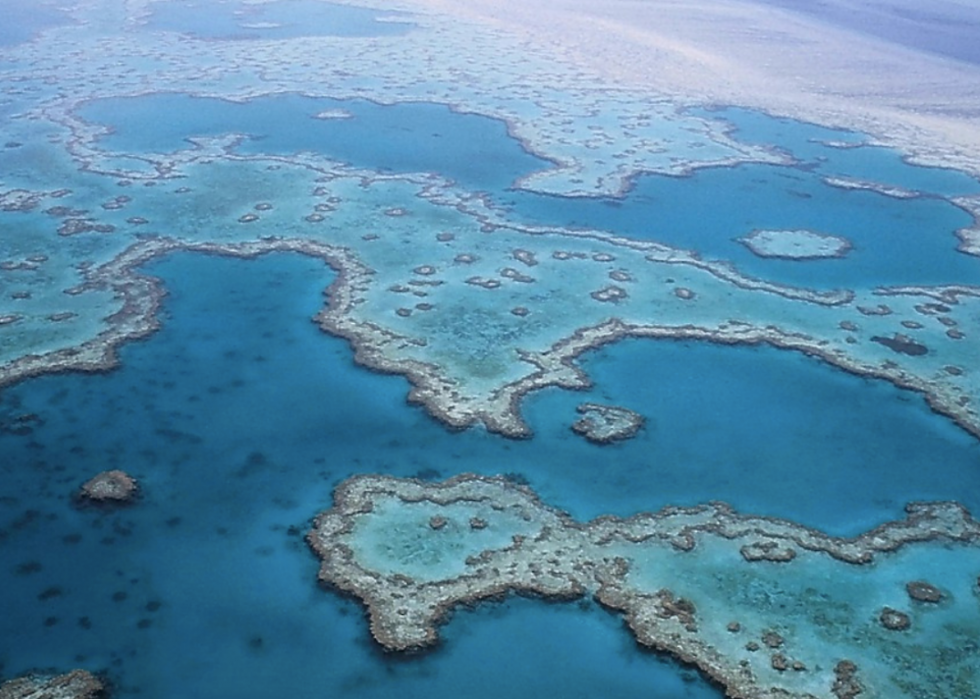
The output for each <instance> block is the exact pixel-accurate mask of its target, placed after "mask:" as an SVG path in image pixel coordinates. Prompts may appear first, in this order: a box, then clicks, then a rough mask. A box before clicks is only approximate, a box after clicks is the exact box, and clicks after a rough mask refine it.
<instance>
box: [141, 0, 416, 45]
mask: <svg viewBox="0 0 980 699" xmlns="http://www.w3.org/2000/svg"><path fill="white" fill-rule="evenodd" d="M384 14H385V16H386V17H396V16H397V17H401V18H404V16H405V15H404V13H399V12H386V13H384ZM379 15H380V13H378V12H376V11H375V10H371V9H368V8H366V7H357V6H355V5H336V4H333V3H327V2H319V1H318V0H276V1H275V2H265V3H247V2H241V1H240V0H170V1H169V2H157V3H153V5H152V6H151V12H150V15H149V18H148V19H147V22H146V24H145V27H146V29H148V30H151V31H171V32H180V33H182V34H191V35H193V36H195V37H198V38H201V39H222V40H249V39H295V38H297V37H304V36H346V37H364V36H397V35H400V34H404V33H406V32H408V31H409V30H410V29H411V25H410V24H408V23H405V22H403V21H399V22H380V21H378V17H379Z"/></svg>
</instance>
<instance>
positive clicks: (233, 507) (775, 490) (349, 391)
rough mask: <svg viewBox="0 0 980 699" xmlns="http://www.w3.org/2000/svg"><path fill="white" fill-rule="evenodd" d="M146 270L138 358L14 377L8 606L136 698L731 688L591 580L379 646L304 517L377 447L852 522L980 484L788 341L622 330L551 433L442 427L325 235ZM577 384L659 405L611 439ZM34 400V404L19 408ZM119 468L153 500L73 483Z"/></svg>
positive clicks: (969, 453) (603, 499) (978, 503)
mask: <svg viewBox="0 0 980 699" xmlns="http://www.w3.org/2000/svg"><path fill="white" fill-rule="evenodd" d="M150 271H152V272H153V273H155V274H158V275H161V276H162V278H163V279H164V280H165V282H166V284H167V287H168V289H169V290H170V295H169V296H168V297H167V299H166V301H165V307H164V314H163V319H164V325H163V328H162V330H161V331H159V332H158V333H157V334H155V335H154V336H152V337H151V338H150V339H148V340H146V341H143V342H138V343H134V344H131V345H128V346H126V347H124V348H123V349H122V351H121V352H120V357H121V359H122V366H121V367H120V368H119V369H117V370H115V371H113V372H110V373H108V374H104V375H97V376H84V375H65V376H50V377H43V378H40V379H36V380H32V381H30V382H25V383H23V384H20V385H17V386H14V387H11V388H9V389H6V390H5V391H4V392H3V394H2V395H0V415H2V417H0V424H2V425H3V431H2V433H0V453H3V454H4V459H3V461H2V465H0V474H2V477H3V480H4V483H5V488H4V492H3V496H2V497H0V544H2V549H0V551H2V554H0V589H3V590H4V591H5V594H6V595H9V599H17V600H18V604H17V605H16V606H10V607H8V609H7V610H6V611H5V613H4V615H2V616H0V663H2V664H3V672H4V674H7V675H12V674H17V673H20V672H22V671H24V670H26V669H28V668H30V667H34V666H38V665H43V666H59V667H68V666H75V665H78V664H80V663H81V664H84V665H86V666H90V667H106V668H108V669H109V670H110V672H111V674H112V676H113V678H114V679H115V680H116V681H117V682H118V685H119V687H118V696H120V697H134V696H136V695H137V694H139V693H141V694H142V695H144V696H173V695H181V696H200V697H205V696H207V697H220V696H240V697H243V698H247V697H256V698H258V697H268V696H276V695H279V694H280V693H282V692H283V691H285V690H286V689H288V691H289V692H290V694H291V695H293V696H297V697H306V696H309V697H313V696H332V695H344V696H354V697H375V696H377V697H383V696H390V695H391V694H392V693H394V692H397V693H398V694H399V695H405V696H423V695H427V696H456V695H458V694H459V693H460V692H461V691H463V689H465V691H467V692H468V693H471V694H473V695H475V696H486V697H491V696H501V695H520V694H521V693H522V692H526V691H529V690H526V689H524V688H537V689H536V690H535V691H536V692H537V691H538V689H540V692H542V693H545V694H552V695H555V696H581V697H592V696H597V695H598V694H599V693H600V692H599V691H598V689H597V688H598V687H600V686H602V687H604V688H607V691H603V692H601V693H602V695H603V696H610V697H620V696H621V697H624V698H625V697H634V696H637V694H638V693H639V688H641V687H642V688H644V692H643V693H644V694H649V695H652V696H658V697H711V698H712V699H717V698H718V697H720V696H721V695H720V693H719V692H718V691H717V690H715V689H713V688H712V687H710V686H708V685H707V684H705V683H704V682H703V681H702V680H701V679H699V678H697V677H696V676H693V675H687V674H684V673H680V674H679V673H678V670H677V668H676V667H675V666H674V665H672V664H671V663H668V662H666V661H662V660H660V659H658V658H656V657H655V656H651V655H648V654H645V653H637V652H636V651H635V650H634V649H633V641H632V639H631V638H630V636H629V634H628V633H626V631H625V630H623V629H621V628H620V625H619V622H617V621H616V620H615V618H614V617H612V616H609V615H606V614H605V613H595V611H594V610H593V612H589V613H582V612H581V611H580V610H579V609H578V608H577V607H576V606H575V605H569V606H552V605H546V604H541V603H539V602H533V603H524V602H508V603H507V604H504V605H499V606H498V605H491V606H488V607H485V608H481V609H480V610H479V611H478V612H477V613H475V614H471V613H466V614H459V615H457V616H456V617H454V619H453V621H452V623H451V624H450V625H449V627H448V628H447V629H446V638H447V644H446V646H445V647H444V648H443V649H441V650H440V651H438V652H436V653H433V654H431V655H428V656H425V657H424V658H421V659H413V660H410V661H405V662H400V661H397V660H394V659H390V658H386V657H384V656H383V655H381V654H379V653H378V652H377V651H376V650H375V649H374V647H373V646H372V645H371V643H370V642H369V640H368V637H367V632H366V627H365V624H364V621H363V618H362V615H361V613H360V611H359V608H358V607H357V605H355V604H354V603H352V602H348V601H344V600H342V599H340V598H339V597H337V596H336V595H333V594H329V593H327V592H324V591H323V590H320V589H318V588H317V586H316V584H315V577H316V560H315V557H314V556H313V555H312V553H311V552H310V551H309V550H308V549H307V548H306V545H305V544H304V542H303V539H302V537H303V535H304V534H305V532H306V531H307V528H308V526H309V522H310V520H311V518H312V516H313V515H315V514H316V513H317V512H318V511H320V510H322V509H324V508H326V507H327V506H328V505H329V503H330V498H331V492H332V489H333V487H334V486H335V485H336V483H337V482H339V480H341V479H343V478H345V477H347V476H349V475H351V474H353V473H359V472H379V473H390V474H395V475H403V476H405V475H417V476H420V477H425V478H437V477H447V476H449V475H452V474H454V473H458V472H463V471H476V472H482V473H499V472H501V471H505V472H506V471H516V472H518V473H519V474H521V475H523V476H524V477H526V478H527V479H528V480H529V481H530V483H531V485H532V486H534V487H535V488H536V489H538V491H539V492H540V493H541V494H542V496H543V498H544V499H545V501H547V502H550V503H553V504H555V505H558V506H561V507H565V508H567V509H569V510H570V511H571V513H572V514H573V515H575V516H576V517H578V518H582V519H584V518H589V517H592V516H594V515H596V514H599V513H601V512H614V513H617V514H630V513H632V512H636V511H639V510H650V509H656V508H658V507H660V506H662V505H665V504H668V503H675V504H685V503H697V502H703V501H704V500H707V499H712V498H723V499H726V500H728V501H730V502H732V503H733V504H735V505H736V506H737V507H738V508H739V509H742V510H744V511H752V512H758V513H762V514H771V515H777V516H783V517H793V518H795V519H797V520H799V521H801V522H803V523H804V524H809V525H812V526H816V527H820V528H824V529H827V530H829V531H831V532H833V533H839V534H851V533H856V532H858V531H860V530H863V529H865V528H867V527H869V526H871V525H873V524H877V523H878V522H880V521H882V520H884V519H887V518H890V517H897V516H900V514H901V508H902V506H903V505H904V503H905V502H906V501H908V500H911V499H921V498H926V499H952V498H956V499H959V500H961V501H962V502H964V503H965V504H967V505H968V506H969V507H971V508H973V509H974V511H978V510H980V476H978V473H977V471H976V464H977V463H978V456H980V453H978V445H977V443H976V441H975V440H972V439H971V438H969V437H968V436H967V435H965V434H964V433H962V432H961V431H960V430H959V429H958V428H956V427H955V426H953V425H952V424H951V423H949V422H948V421H947V420H945V419H943V418H939V417H937V416H935V415H932V414H931V413H930V412H929V411H928V409H927V408H926V407H925V406H924V404H923V402H922V401H921V399H919V398H918V397H916V396H913V395H910V394H908V393H905V392H901V391H898V390H896V389H894V388H892V387H890V386H889V385H887V384H884V383H882V382H877V381H869V380H864V379H859V378H856V377H852V376H849V375H846V374H843V373H841V372H835V371H833V370H831V369H830V368H828V367H824V366H823V365H821V364H819V363H817V362H815V361H812V360H809V359H806V358H804V357H801V356H797V355H795V354H792V353H785V352H778V351H776V350H765V349H750V348H719V347H713V346H711V345H707V344H685V343H677V342H652V341H646V342H643V341H632V342H626V343H622V344H620V345H617V346H613V347H610V348H608V349H606V350H602V351H600V352H596V353H593V354H592V355H591V356H589V357H588V358H587V359H586V360H585V366H586V368H587V369H588V370H589V371H590V373H592V375H593V376H594V377H595V378H596V380H597V382H598V383H597V387H596V389H595V390H594V391H592V392H590V393H578V394H574V393H567V392H565V393H562V392H559V391H545V392H543V393H542V394H540V395H537V396H533V397H531V399H530V400H529V401H528V408H527V416H528V418H529V420H530V423H531V425H532V426H533V427H534V428H535V430H536V431H537V436H536V437H535V438H534V439H532V440H529V441H518V442H515V441H510V440H506V439H503V438H500V437H496V436H493V435H488V434H486V433H485V432H484V431H482V430H480V429H472V430H468V431H466V432H463V433H455V434H454V433H451V432H449V431H448V430H446V429H445V428H443V427H442V426H441V425H439V424H438V423H436V422H435V421H433V420H432V419H431V418H429V417H428V416H427V415H426V414H425V413H424V412H423V411H421V410H420V409H418V408H413V407H408V406H406V404H405V402H404V396H405V393H406V390H407V382H406V381H405V380H404V379H402V378H400V377H395V376H382V375H378V374H373V373H371V372H368V371H364V370H362V369H359V368H357V367H355V366H354V365H353V363H352V359H351V352H350V349H349V347H348V346H347V344H346V342H344V341H341V340H339V339H336V338H332V337H329V336H327V335H324V334H323V333H321V332H320V331H319V330H318V329H317V328H316V327H315V326H314V325H313V323H311V322H310V321H309V317H310V316H311V315H312V314H313V313H314V312H315V311H316V309H317V307H318V304H319V303H320V302H321V290H322V288H323V287H324V286H325V285H327V284H328V283H329V282H330V279H331V272H330V271H329V270H328V269H326V268H325V267H324V266H323V265H322V263H320V262H318V261H314V260H311V259H308V258H303V257H301V256H298V255H287V254H283V255H272V256H267V257H264V258H260V259H258V260H255V261H241V260H232V259H225V258H215V257H207V256H202V255H192V254H180V255H176V256H174V257H172V258H170V259H168V260H165V261H163V262H160V263H156V264H154V265H151V266H150ZM586 399H588V400H612V401H614V402H619V403H621V404H624V405H626V406H628V407H630V408H632V409H635V410H639V411H641V412H643V413H645V414H646V415H647V416H648V418H649V423H648V426H647V427H646V428H645V429H644V430H643V431H642V432H641V433H640V434H639V435H638V436H637V438H635V439H634V440H632V441H630V442H626V443H623V444H621V445H618V446H614V447H607V448H600V447H595V446H592V445H590V444H588V443H587V442H585V441H584V440H582V439H581V438H579V437H577V436H575V435H573V434H572V433H571V431H570V430H569V429H568V425H569V424H570V422H571V420H572V419H574V414H573V413H574V410H573V406H574V405H575V404H577V403H578V402H579V401H581V400H586ZM25 413H33V414H35V415H36V418H35V419H34V420H32V421H31V422H30V423H28V424H29V425H30V426H31V429H30V431H29V432H27V433H23V434H17V433H14V432H13V431H12V428H13V426H14V423H13V422H12V420H11V419H12V418H13V417H14V416H16V415H22V414H25ZM117 467H118V468H124V469H126V470H127V471H129V472H131V473H132V474H134V475H135V476H136V477H137V478H139V479H140V482H141V484H142V486H143V490H144V497H143V499H142V500H141V501H140V502H139V503H138V504H137V505H134V506H132V507H129V508H124V509H121V510H118V511H101V510H92V509H84V510H78V509H75V508H74V507H73V506H72V505H71V503H70V495H71V493H72V492H73V491H74V490H75V489H76V488H77V487H78V485H79V484H80V483H81V482H82V481H84V480H85V479H86V478H87V477H88V476H90V475H91V474H93V473H95V472H97V471H100V470H103V469H106V468H117ZM842 483H843V484H846V487H842V485H841V484H842ZM188 639H193V650H192V652H189V651H188ZM559 641H560V645H559ZM474 676H477V677H480V678H481V680H480V682H473V680H472V678H473V677H474Z"/></svg>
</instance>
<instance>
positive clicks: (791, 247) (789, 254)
mask: <svg viewBox="0 0 980 699" xmlns="http://www.w3.org/2000/svg"><path fill="white" fill-rule="evenodd" d="M738 242H740V243H742V245H744V246H745V247H747V248H748V249H749V250H751V251H752V253H753V254H755V255H758V256H759V257H770V258H777V259H781V260H820V259H827V258H840V257H844V256H845V255H847V253H848V252H849V251H850V249H851V242H850V241H849V240H847V239H846V238H841V237H840V236H836V235H829V234H827V233H818V232H817V231H810V230H806V229H798V230H763V229H756V230H754V231H752V232H751V233H749V234H748V235H747V236H745V237H744V238H739V239H738Z"/></svg>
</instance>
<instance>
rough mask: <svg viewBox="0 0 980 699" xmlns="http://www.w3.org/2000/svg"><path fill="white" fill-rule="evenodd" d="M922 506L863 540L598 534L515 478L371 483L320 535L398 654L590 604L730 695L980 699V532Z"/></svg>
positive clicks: (321, 520)
mask: <svg viewBox="0 0 980 699" xmlns="http://www.w3.org/2000/svg"><path fill="white" fill-rule="evenodd" d="M906 510H907V516H906V518H905V519H903V520H900V521H894V522H889V523H886V524H883V525H881V526H879V527H877V528H875V529H873V530H871V531H869V532H867V533H865V534H863V535H861V536H858V537H855V538H853V539H843V538H835V537H831V536H828V535H826V534H823V533H821V532H819V531H815V530H813V529H810V528H807V527H805V526H801V525H798V524H794V523H792V522H787V521H781V520H776V519H770V518H766V517H755V516H747V515H741V514H738V513H736V512H735V511H733V510H732V509H731V508H730V507H729V506H727V505H725V504H723V503H711V504H708V505H703V506H700V507H693V508H680V507H668V508H665V509H663V510H661V511H659V512H656V513H642V514H638V515H635V516H633V517H630V518H628V519H622V518H617V517H611V516H604V517H599V518H597V519H595V520H593V521H591V522H588V523H584V524H583V523H579V522H576V521H574V520H572V519H571V518H570V517H569V516H568V515H567V514H566V513H564V512H561V511H559V510H556V509H554V508H551V507H548V506H547V505H545V504H543V503H542V502H540V501H539V499H538V498H537V496H536V495H535V493H534V492H533V491H532V490H530V489H529V488H527V487H524V486H521V485H518V484H515V483H513V482H511V481H508V480H506V479H504V478H498V477H485V476H477V475H472V474H463V475H460V476H456V477H454V478H451V479H449V480H447V481H445V482H442V483H427V482H422V481H419V480H414V479H397V478H392V477H388V476H377V475H362V476H355V477H353V478H350V479H348V480H347V481H345V482H343V483H342V484H341V485H340V486H339V487H338V488H337V490H336V492H335V495H334V505H333V507H332V508H331V509H329V510H327V511H326V512H323V513H321V514H320V515H319V516H318V517H317V518H316V520H315V522H314V525H313V529H312V530H311V531H310V532H309V534H308V536H307V539H308V542H309V544H310V546H311V547H312V548H313V550H314V551H315V552H316V554H317V555H318V556H319V558H320V559H321V566H320V571H319V579H320V581H321V582H322V583H324V584H327V585H328V586H332V587H333V588H335V589H338V590H340V591H342V592H344V593H347V594H350V595H352V596H354V597H356V598H358V599H359V600H361V601H362V602H363V604H364V605H365V607H366V610H367V613H368V617H369V621H370V631H371V635H372V636H373V637H374V639H375V640H376V641H377V642H378V643H379V644H380V645H381V646H382V647H383V648H385V649H386V650H388V651H416V650H421V649H424V648H426V647H429V646H432V645H434V644H436V643H437V641H438V632H437V627H438V626H439V625H440V624H441V623H444V622H445V621H446V620H447V618H448V616H449V615H450V613H451V611H452V610H453V609H454V608H455V607H456V606H458V605H463V604H474V603H476V602H479V601H481V600H489V599H500V598H502V597H503V596H505V595H507V594H509V593H517V594H527V595H532V596H541V597H544V598H547V599H551V600H574V599H578V598H581V597H584V596H585V595H590V596H592V597H593V598H594V599H595V600H596V601H597V602H598V603H599V604H600V605H602V606H603V607H605V608H606V609H608V610H610V611H612V612H617V613H619V614H621V615H622V616H623V618H624V620H625V622H626V624H627V625H628V627H629V628H630V630H631V631H632V632H633V634H634V635H635V637H636V639H637V641H638V642H639V644H640V645H642V646H644V647H648V648H651V649H655V650H657V651H662V652H667V653H670V654H672V655H674V656H676V657H677V658H679V659H680V660H682V661H683V662H685V663H689V664H691V665H694V666H697V667H698V668H699V669H700V670H701V671H702V672H704V673H705V674H706V675H708V676H709V677H711V678H712V679H713V680H715V681H716V682H718V683H719V684H720V685H721V686H723V687H724V689H725V691H726V693H727V695H728V696H729V697H738V698H744V699H749V698H752V699H755V698H763V697H764V698H773V699H774V698H775V697H781V698H782V699H814V698H818V697H826V698H827V699H832V698H833V697H837V698H838V699H842V698H843V697H853V696H857V695H858V694H859V693H860V696H861V697H862V699H864V698H865V697H868V698H871V697H880V698H882V699H885V698H886V697H887V698H888V699H899V698H902V697H908V699H931V698H936V699H938V698H939V697H951V696H958V697H977V696H980V695H978V694H977V687H980V683H978V682H977V680H978V677H977V673H978V669H977V666H976V660H975V659H976V639H977V638H978V637H980V589H978V587H980V580H978V576H980V523H978V522H977V521H975V520H974V519H973V518H972V517H971V516H970V514H969V513H968V512H967V511H966V510H965V509H964V508H963V507H962V506H960V505H958V504H957V503H951V502H943V503H913V504H910V505H909V506H908V507H907V508H906ZM957 678H959V679H957ZM954 685H955V686H954ZM963 687H967V688H968V691H967V693H965V694H964V693H962V692H961V691H960V690H961V689H962V688H963ZM957 692H960V693H957Z"/></svg>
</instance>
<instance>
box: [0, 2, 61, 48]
mask: <svg viewBox="0 0 980 699" xmlns="http://www.w3.org/2000/svg"><path fill="white" fill-rule="evenodd" d="M69 21H70V20H69V17H68V15H67V14H66V13H65V12H64V11H63V10H61V9H59V8H58V7H57V6H56V5H55V4H54V3H52V2H47V1H46V0H0V48H2V47H4V46H15V45H17V44H22V43H24V42H25V41H30V40H31V39H32V38H33V37H34V36H35V35H36V34H37V33H38V32H40V31H43V30H44V29H47V28H48V27H54V26H57V25H59V24H67V23H68V22H69Z"/></svg>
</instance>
